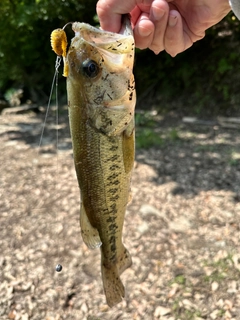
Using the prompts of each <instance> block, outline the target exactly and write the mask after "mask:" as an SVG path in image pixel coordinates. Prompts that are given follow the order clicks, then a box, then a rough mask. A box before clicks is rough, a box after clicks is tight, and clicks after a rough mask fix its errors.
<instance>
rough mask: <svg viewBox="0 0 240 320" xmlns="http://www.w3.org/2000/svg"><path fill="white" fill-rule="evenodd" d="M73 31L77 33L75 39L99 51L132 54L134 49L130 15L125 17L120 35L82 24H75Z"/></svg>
mask: <svg viewBox="0 0 240 320" xmlns="http://www.w3.org/2000/svg"><path fill="white" fill-rule="evenodd" d="M72 29H73V31H74V32H75V37H80V38H81V39H82V41H83V42H87V43H89V44H90V45H92V46H94V47H98V49H100V48H102V49H105V50H107V51H111V52H113V51H115V53H119V54H121V53H130V52H131V51H132V50H133V49H134V38H133V30H132V26H131V21H130V16H129V15H123V17H122V27H121V30H120V32H119V33H113V32H109V31H105V30H102V29H99V28H96V27H93V26H91V25H89V24H87V23H80V22H74V23H73V25H72Z"/></svg>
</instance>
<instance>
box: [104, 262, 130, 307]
mask: <svg viewBox="0 0 240 320" xmlns="http://www.w3.org/2000/svg"><path fill="white" fill-rule="evenodd" d="M102 280H103V288H104V292H105V296H106V300H107V304H108V305H109V307H113V306H115V305H116V304H118V303H119V302H121V301H122V298H123V297H124V295H125V289H124V286H123V284H122V281H121V279H120V277H119V272H118V268H117V265H112V266H111V267H110V268H106V267H105V266H104V265H103V263H102Z"/></svg>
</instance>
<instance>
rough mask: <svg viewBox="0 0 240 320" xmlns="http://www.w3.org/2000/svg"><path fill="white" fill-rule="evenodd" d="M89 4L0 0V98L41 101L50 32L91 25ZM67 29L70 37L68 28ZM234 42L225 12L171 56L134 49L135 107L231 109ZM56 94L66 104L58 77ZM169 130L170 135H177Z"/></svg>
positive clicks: (49, 64)
mask: <svg viewBox="0 0 240 320" xmlns="http://www.w3.org/2000/svg"><path fill="white" fill-rule="evenodd" d="M95 7H96V1H93V0H89V1H85V0H61V1H54V0H21V1H18V0H2V1H1V2H0V12H1V15H0V32H1V37H0V99H1V98H3V97H5V96H6V97H7V96H9V94H8V92H9V90H17V89H22V90H23V97H22V99H23V100H24V99H25V100H27V99H30V100H32V101H33V102H35V103H46V101H47V99H48V95H49V91H50V87H51V81H52V77H53V73H54V68H55V59H56V55H55V54H54V53H53V52H52V50H51V47H50V34H51V32H52V31H53V30H54V29H56V28H59V27H62V26H64V25H65V24H66V23H67V22H69V21H84V22H88V23H91V24H93V25H96V24H97V23H98V22H97V19H96V10H95ZM67 32H69V37H71V34H72V33H71V30H70V28H69V30H67ZM239 42H240V24H239V21H238V20H236V19H234V18H233V14H232V13H230V14H229V15H228V17H226V18H225V19H224V20H223V21H222V22H221V23H219V24H218V25H217V26H215V27H213V28H211V29H209V30H208V32H207V35H206V37H205V38H204V39H203V40H201V41H199V42H197V43H196V44H194V46H193V47H192V48H190V49H189V50H187V51H186V52H184V53H182V54H179V55H178V56H177V57H175V58H172V57H171V56H169V55H168V54H166V53H165V52H162V53H160V54H159V55H157V56H156V55H155V54H154V53H152V52H151V51H150V50H143V51H141V50H136V63H135V75H136V84H137V92H138V97H139V103H138V107H140V108H144V109H146V110H151V109H152V108H153V109H155V110H158V111H160V112H161V113H163V112H167V111H169V110H175V109H176V108H178V110H179V111H181V112H187V113H188V114H189V113H194V114H201V113H202V112H205V113H208V112H211V113H212V112H218V113H219V111H220V112H222V113H227V112H230V111H229V110H231V111H233V112H235V111H236V112H237V111H238V105H239V102H240V93H239V83H240V81H239V80H240V73H239V71H238V70H239V65H240V46H239ZM226 48H228V50H226ZM59 74H60V75H61V71H60V73H59ZM60 78H61V77H60ZM10 92H12V91H10ZM59 97H61V98H62V100H61V101H62V103H66V89H65V79H63V78H61V79H60V80H59ZM61 101H60V102H61ZM179 108H180V109H179ZM140 120H141V119H140ZM174 134H175V133H173V132H172V138H173V139H177V135H175V136H174ZM144 135H146V136H149V133H148V132H146V131H145V132H144ZM149 139H150V140H151V139H153V140H154V139H155V137H151V138H149ZM158 143H161V142H159V141H158Z"/></svg>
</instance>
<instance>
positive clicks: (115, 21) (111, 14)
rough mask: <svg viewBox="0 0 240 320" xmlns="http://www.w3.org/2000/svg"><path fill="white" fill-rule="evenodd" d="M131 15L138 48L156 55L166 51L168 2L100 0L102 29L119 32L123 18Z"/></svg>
mask: <svg viewBox="0 0 240 320" xmlns="http://www.w3.org/2000/svg"><path fill="white" fill-rule="evenodd" d="M125 13H131V22H132V25H133V33H134V39H135V44H136V47H138V48H140V49H145V48H149V49H151V50H152V51H154V52H155V53H159V52H160V51H162V50H164V43H163V42H164V33H165V29H166V26H167V22H168V14H169V5H168V3H167V1H166V0H99V1H98V3H97V14H98V17H99V20H100V25H101V27H102V29H104V30H108V31H112V32H119V31H120V29H121V16H122V14H125Z"/></svg>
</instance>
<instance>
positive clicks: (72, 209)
mask: <svg viewBox="0 0 240 320" xmlns="http://www.w3.org/2000/svg"><path fill="white" fill-rule="evenodd" d="M43 118H44V115H43V114H40V115H36V114H34V113H28V114H4V115H1V116H0V248H1V251H0V319H1V320H7V319H15V320H20V319H21V320H28V319H31V320H62V319H67V320H73V319H74V320H75V319H76V320H77V319H78V320H97V319H101V320H108V319H109V320H117V319H121V320H140V319H145V320H155V319H168V320H170V319H171V320H177V319H182V320H187V319H189V320H192V319H195V320H197V319H198V320H200V319H236V320H237V319H240V130H239V129H236V128H235V129H227V128H222V127H220V126H217V125H209V126H205V125H191V124H184V123H182V121H181V119H180V118H179V117H170V116H168V117H163V118H161V119H160V121H159V127H158V129H157V130H156V132H157V134H159V136H161V137H162V139H163V140H164V143H162V144H160V145H159V147H154V148H149V149H138V150H137V154H136V166H135V169H134V173H133V179H132V191H133V201H132V203H131V205H129V207H128V209H127V213H126V219H125V227H124V243H125V245H126V247H127V248H128V249H129V251H130V253H131V255H132V259H133V265H132V267H131V268H130V269H128V270H126V271H125V272H124V274H123V275H122V277H121V278H122V281H123V283H124V285H125V289H126V297H125V299H124V300H123V301H122V303H120V304H119V305H117V306H116V307H114V308H112V309H110V308H109V307H108V306H107V305H106V302H105V296H104V294H103V288H102V280H101V275H100V254H99V250H94V251H91V250H89V249H87V247H86V246H85V245H84V244H83V241H82V239H81V235H80V228H79V203H80V198H79V190H78V185H77V179H76V175H75V171H74V167H73V160H72V151H71V140H70V137H69V129H68V116H67V111H66V110H63V112H62V113H61V115H60V118H59V125H55V123H56V120H55V119H54V117H53V116H51V115H50V117H49V118H48V120H47V124H46V128H45V131H44V135H43V139H42V145H41V147H40V148H38V145H39V137H40V132H41V128H42V123H43ZM56 128H58V129H59V130H58V139H59V140H58V146H57V145H56ZM141 130H142V129H141V128H139V129H138V130H137V134H138V133H140V132H141ZM57 149H58V152H57ZM58 263H60V264H62V266H63V269H62V271H61V272H60V273H57V272H56V271H55V266H56V265H57V264H58Z"/></svg>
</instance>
